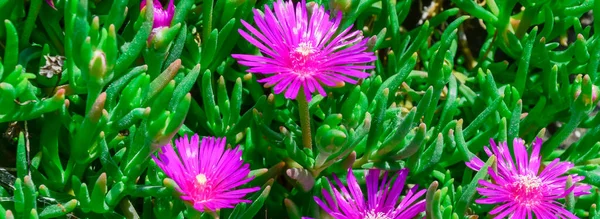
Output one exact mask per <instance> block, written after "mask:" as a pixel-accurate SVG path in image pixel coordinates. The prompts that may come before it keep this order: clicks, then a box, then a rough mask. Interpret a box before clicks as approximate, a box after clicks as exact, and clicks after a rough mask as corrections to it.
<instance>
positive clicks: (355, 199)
mask: <svg viewBox="0 0 600 219" xmlns="http://www.w3.org/2000/svg"><path fill="white" fill-rule="evenodd" d="M379 173H380V171H379V170H378V169H370V170H369V172H368V174H367V176H366V177H367V178H366V184H367V185H366V187H367V196H366V200H365V197H364V196H363V192H362V191H361V189H360V186H359V185H358V182H357V181H356V178H355V177H354V174H353V173H352V169H349V170H348V176H347V184H348V187H347V188H346V187H345V186H344V185H343V184H342V182H341V181H340V180H339V179H338V178H337V177H336V176H335V175H334V176H333V178H334V179H335V181H336V182H337V186H338V187H339V188H335V186H333V184H332V187H333V188H332V189H333V193H334V196H333V197H332V196H331V195H330V194H329V193H328V192H327V190H325V189H323V197H324V198H325V201H322V200H321V199H319V198H318V197H316V196H315V197H314V198H315V202H317V204H318V205H319V206H321V208H323V210H324V211H325V212H327V213H328V214H329V215H331V216H332V217H333V218H335V219H375V218H389V219H392V218H397V219H400V218H403V219H404V218H406V219H410V218H414V217H416V216H417V215H418V214H419V213H421V212H424V211H425V200H420V201H417V199H419V198H420V197H421V196H423V194H425V190H420V191H417V190H418V186H416V185H415V186H414V187H413V188H412V189H410V190H409V191H408V193H407V194H406V196H405V197H404V198H403V199H402V201H400V193H402V190H403V188H404V183H405V181H406V176H407V175H408V169H402V170H400V172H399V173H398V178H397V179H396V181H395V182H394V184H393V185H391V187H390V184H391V183H392V182H391V180H390V181H387V177H388V173H387V171H384V175H383V180H382V181H381V183H379ZM328 181H329V180H328ZM330 184H331V183H330Z"/></svg>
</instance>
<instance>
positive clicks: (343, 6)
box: [329, 0, 352, 13]
mask: <svg viewBox="0 0 600 219" xmlns="http://www.w3.org/2000/svg"><path fill="white" fill-rule="evenodd" d="M351 6H352V0H331V1H329V8H330V9H331V10H332V11H333V12H336V13H337V12H338V11H341V12H343V13H347V12H348V11H350V9H351Z"/></svg>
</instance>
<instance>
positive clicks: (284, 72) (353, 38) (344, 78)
mask: <svg viewBox="0 0 600 219" xmlns="http://www.w3.org/2000/svg"><path fill="white" fill-rule="evenodd" d="M311 7H312V8H311V10H310V11H311V13H310V14H309V12H308V10H307V6H306V1H305V0H302V1H300V2H298V3H297V4H296V6H294V3H293V2H292V1H285V2H284V1H283V0H278V1H277V2H275V3H273V10H271V8H270V7H268V6H265V8H264V12H261V11H259V10H257V9H254V10H253V12H254V22H255V23H256V26H257V27H258V29H256V28H254V27H253V26H252V25H250V24H249V23H248V22H246V21H244V20H242V24H243V25H244V27H246V28H247V29H248V31H249V32H250V34H249V33H247V32H246V31H244V30H239V32H240V34H241V35H242V36H243V37H244V39H246V40H248V41H249V42H250V43H252V44H253V45H255V46H256V47H258V48H259V49H260V52H261V53H262V54H263V55H264V56H258V55H245V54H234V55H233V57H234V58H236V59H237V60H238V62H239V63H240V64H242V65H245V66H248V67H250V68H249V69H248V71H249V72H252V73H257V74H263V75H266V77H265V78H262V79H260V80H258V82H261V83H265V86H268V87H272V86H274V87H273V90H274V91H275V93H276V94H279V93H282V92H284V91H285V97H286V98H289V99H296V96H297V95H298V92H300V91H303V92H304V93H303V94H302V95H305V96H306V98H307V99H308V101H310V99H311V98H312V95H313V93H315V92H318V93H319V94H321V95H322V96H326V95H327V93H326V92H325V89H323V85H326V86H329V87H334V86H339V85H340V84H344V82H348V83H352V84H356V83H357V82H358V79H363V78H366V77H369V75H370V74H369V73H366V72H364V71H363V70H366V69H372V68H374V66H373V65H371V64H370V62H372V61H374V60H375V55H374V54H373V52H371V51H366V49H367V39H363V35H362V32H361V31H360V30H352V27H348V28H346V29H344V30H342V31H339V30H338V28H339V26H340V23H341V21H342V13H341V12H339V13H338V14H336V15H332V14H330V13H329V12H328V11H326V10H325V8H324V7H323V6H320V5H317V4H313V5H312V6H311ZM338 31H339V33H338Z"/></svg>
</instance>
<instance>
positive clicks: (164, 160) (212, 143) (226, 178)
mask: <svg viewBox="0 0 600 219" xmlns="http://www.w3.org/2000/svg"><path fill="white" fill-rule="evenodd" d="M175 145H176V146H177V152H175V150H174V149H173V147H172V146H171V144H168V145H165V146H163V147H162V152H160V153H159V154H158V157H156V156H154V155H153V156H152V158H153V159H154V161H155V162H156V164H157V165H158V167H160V168H161V169H162V170H163V171H164V172H165V174H166V175H167V176H168V177H169V178H171V179H173V181H175V183H177V185H178V186H179V192H180V193H181V194H182V195H181V199H182V200H184V201H187V202H189V203H191V204H192V205H193V206H194V208H195V209H196V210H198V211H205V210H209V211H213V212H214V211H216V210H218V209H221V208H233V207H235V205H236V204H238V203H241V202H245V203H249V202H250V201H249V200H244V196H246V195H247V194H248V193H252V192H256V191H258V190H259V189H260V188H259V187H253V188H243V189H236V188H237V187H240V186H243V185H245V184H246V183H248V182H250V181H251V180H252V177H248V174H249V173H250V168H249V166H248V164H245V163H244V161H242V151H240V150H239V148H235V149H233V150H232V149H226V148H225V145H226V141H225V138H214V137H210V138H204V139H202V141H200V140H199V137H198V135H194V136H193V137H192V138H191V139H190V140H188V138H187V136H185V137H184V138H179V139H178V140H176V141H175Z"/></svg>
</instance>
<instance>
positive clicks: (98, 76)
mask: <svg viewBox="0 0 600 219" xmlns="http://www.w3.org/2000/svg"><path fill="white" fill-rule="evenodd" d="M89 67H90V76H91V78H93V79H95V80H96V83H98V84H102V83H104V75H105V74H106V55H105V54H104V52H102V50H96V51H94V55H93V57H92V60H91V61H90V66H89Z"/></svg>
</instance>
